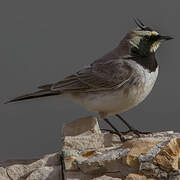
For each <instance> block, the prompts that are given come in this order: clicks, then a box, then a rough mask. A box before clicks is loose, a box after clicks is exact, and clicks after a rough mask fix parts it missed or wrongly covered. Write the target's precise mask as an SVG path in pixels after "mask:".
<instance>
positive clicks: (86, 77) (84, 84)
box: [51, 59, 132, 92]
mask: <svg viewBox="0 0 180 180" xmlns="http://www.w3.org/2000/svg"><path fill="white" fill-rule="evenodd" d="M131 75H132V68H131V67H130V66H129V65H128V63H127V62H126V61H125V60H122V59H120V60H109V61H108V62H104V63H94V64H91V66H89V67H86V68H84V69H82V70H80V71H78V72H77V73H75V74H73V75H71V76H68V77H66V78H65V79H64V80H62V81H59V82H57V83H55V84H53V85H52V86H51V90H52V91H62V92H93V91H104V90H111V89H117V88H119V87H121V86H122V85H124V84H125V83H126V82H127V81H129V79H130V77H131Z"/></svg>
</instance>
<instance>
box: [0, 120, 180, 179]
mask: <svg viewBox="0 0 180 180" xmlns="http://www.w3.org/2000/svg"><path fill="white" fill-rule="evenodd" d="M126 138H128V139H129V140H128V141H126V142H124V143H121V141H120V139H119V137H118V136H117V135H115V134H110V133H109V132H101V130H100V129H99V125H98V122H97V119H96V118H95V117H88V118H81V119H78V120H75V121H72V122H70V123H67V124H65V126H64V128H63V131H62V150H61V152H57V153H53V154H49V155H46V156H44V157H43V158H41V159H33V160H8V161H5V162H1V163H0V180H63V179H67V180H91V179H93V180H118V179H119V180H120V179H121V180H156V179H161V180H164V179H167V180H180V161H179V160H180V159H179V157H180V133H177V132H173V131H166V132H157V133H153V134H148V135H142V136H141V137H137V136H135V135H131V134H128V135H126ZM63 176H64V178H63Z"/></svg>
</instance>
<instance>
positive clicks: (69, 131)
mask: <svg viewBox="0 0 180 180" xmlns="http://www.w3.org/2000/svg"><path fill="white" fill-rule="evenodd" d="M92 133H93V134H94V133H95V134H96V133H101V131H100V129H99V124H98V122H97V118H96V117H87V118H80V119H77V120H74V121H72V122H69V123H66V124H65V125H64V127H63V130H62V135H63V137H66V136H77V135H80V134H81V135H82V134H92Z"/></svg>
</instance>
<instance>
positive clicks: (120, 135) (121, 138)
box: [101, 129, 128, 142]
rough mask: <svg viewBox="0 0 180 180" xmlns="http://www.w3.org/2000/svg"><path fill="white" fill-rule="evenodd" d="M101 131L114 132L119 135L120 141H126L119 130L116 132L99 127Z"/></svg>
mask: <svg viewBox="0 0 180 180" xmlns="http://www.w3.org/2000/svg"><path fill="white" fill-rule="evenodd" d="M101 131H108V132H109V133H111V134H116V135H118V136H119V138H120V140H121V142H126V141H127V140H128V139H127V138H126V137H125V136H124V135H123V134H122V133H121V132H116V131H113V130H110V129H101Z"/></svg>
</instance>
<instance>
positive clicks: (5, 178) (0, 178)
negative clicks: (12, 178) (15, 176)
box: [0, 176, 9, 180]
mask: <svg viewBox="0 0 180 180" xmlns="http://www.w3.org/2000/svg"><path fill="white" fill-rule="evenodd" d="M0 180H9V178H7V177H3V176H0Z"/></svg>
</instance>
